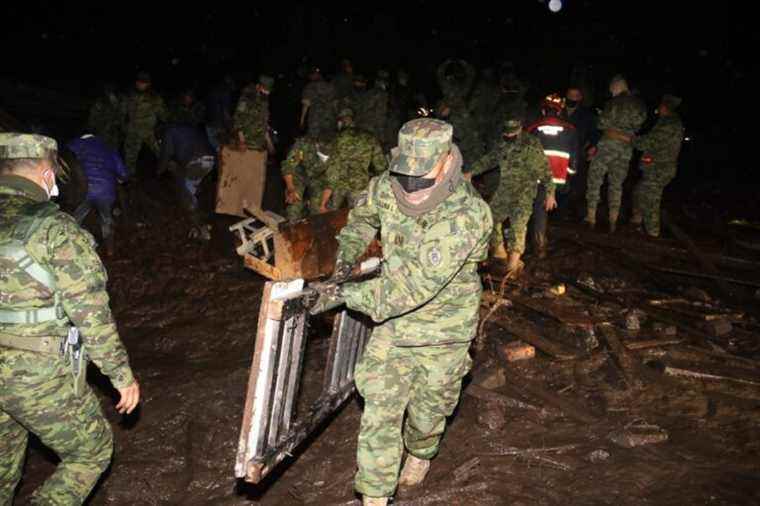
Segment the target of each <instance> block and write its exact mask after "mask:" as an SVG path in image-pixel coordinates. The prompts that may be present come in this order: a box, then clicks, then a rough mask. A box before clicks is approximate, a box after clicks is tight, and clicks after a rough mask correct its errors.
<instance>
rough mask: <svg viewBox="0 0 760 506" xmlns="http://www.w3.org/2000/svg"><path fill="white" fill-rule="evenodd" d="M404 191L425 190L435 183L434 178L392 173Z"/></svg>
mask: <svg viewBox="0 0 760 506" xmlns="http://www.w3.org/2000/svg"><path fill="white" fill-rule="evenodd" d="M393 177H394V178H396V180H397V181H398V182H399V184H400V185H401V187H402V188H403V189H404V191H405V192H406V193H414V192H418V191H420V190H426V189H428V188H430V187H431V186H433V185H434V184H435V178H425V177H422V176H407V175H406V174H395V173H394V174H393Z"/></svg>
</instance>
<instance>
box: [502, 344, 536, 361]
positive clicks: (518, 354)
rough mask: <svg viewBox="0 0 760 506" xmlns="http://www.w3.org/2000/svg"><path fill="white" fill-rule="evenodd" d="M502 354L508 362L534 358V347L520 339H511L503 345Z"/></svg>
mask: <svg viewBox="0 0 760 506" xmlns="http://www.w3.org/2000/svg"><path fill="white" fill-rule="evenodd" d="M504 356H505V357H506V359H507V361H509V362H518V361H520V360H529V359H531V358H535V356H536V348H534V347H533V346H531V345H529V344H526V343H524V342H522V341H512V342H511V343H507V344H505V345H504Z"/></svg>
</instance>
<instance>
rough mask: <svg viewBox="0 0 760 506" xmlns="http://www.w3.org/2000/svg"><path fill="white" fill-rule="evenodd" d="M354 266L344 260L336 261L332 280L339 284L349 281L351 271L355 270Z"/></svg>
mask: <svg viewBox="0 0 760 506" xmlns="http://www.w3.org/2000/svg"><path fill="white" fill-rule="evenodd" d="M352 267H353V266H352V265H351V264H348V263H346V262H342V261H340V260H338V261H337V262H335V269H334V270H333V275H332V276H331V277H330V282H332V283H336V284H338V285H339V284H341V283H345V282H346V281H348V278H350V277H351V271H352V270H353V268H352Z"/></svg>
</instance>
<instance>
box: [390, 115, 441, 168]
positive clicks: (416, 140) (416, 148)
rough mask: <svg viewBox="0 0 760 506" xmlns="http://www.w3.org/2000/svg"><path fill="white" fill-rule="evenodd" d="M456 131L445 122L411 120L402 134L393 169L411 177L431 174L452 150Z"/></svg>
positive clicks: (428, 119)
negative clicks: (442, 158) (436, 165)
mask: <svg viewBox="0 0 760 506" xmlns="http://www.w3.org/2000/svg"><path fill="white" fill-rule="evenodd" d="M453 134H454V128H453V127H452V126H451V125H450V124H449V123H446V122H445V121H441V120H437V119H432V118H418V119H413V120H411V121H408V122H406V123H405V124H404V126H402V127H401V130H399V133H398V147H397V148H396V149H394V150H393V158H392V160H391V165H390V170H391V172H396V173H398V174H404V175H407V176H424V175H425V174H428V173H429V172H430V171H431V170H433V167H435V164H436V163H437V162H438V161H439V160H440V159H441V157H442V156H443V155H445V154H446V153H448V152H449V151H450V150H451V146H452V137H453Z"/></svg>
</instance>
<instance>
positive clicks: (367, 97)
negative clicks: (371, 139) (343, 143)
mask: <svg viewBox="0 0 760 506" xmlns="http://www.w3.org/2000/svg"><path fill="white" fill-rule="evenodd" d="M388 80H389V76H388V72H387V71H385V70H381V71H379V72H378V73H377V77H376V78H375V85H374V87H373V88H372V89H371V90H369V91H368V92H367V93H365V94H364V95H363V97H362V101H361V103H360V109H359V111H355V112H356V126H357V127H359V128H361V129H362V130H366V131H367V132H369V133H371V134H372V135H374V136H375V138H377V139H379V140H381V141H382V140H383V139H384V138H385V127H386V125H387V123H388V106H389V97H388Z"/></svg>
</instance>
